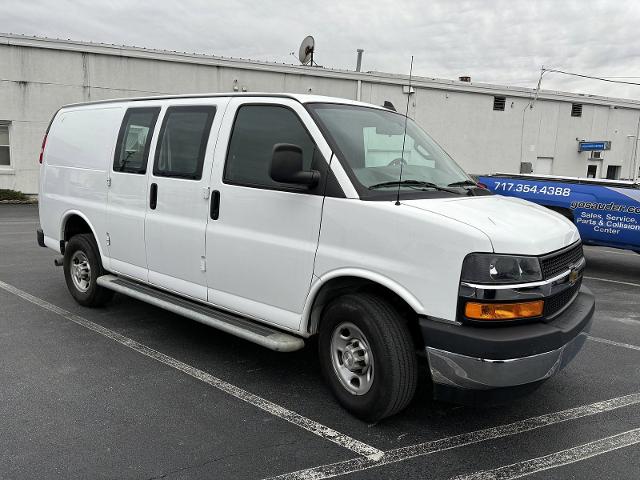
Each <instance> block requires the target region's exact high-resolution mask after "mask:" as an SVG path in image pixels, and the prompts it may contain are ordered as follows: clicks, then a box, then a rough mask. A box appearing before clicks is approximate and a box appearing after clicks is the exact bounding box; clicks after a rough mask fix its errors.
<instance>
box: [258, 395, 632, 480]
mask: <svg viewBox="0 0 640 480" xmlns="http://www.w3.org/2000/svg"><path fill="white" fill-rule="evenodd" d="M638 404H640V393H633V394H631V395H625V396H622V397H616V398H612V399H610V400H605V401H602V402H596V403H592V404H589V405H583V406H580V407H575V408H569V409H567V410H561V411H559V412H554V413H547V414H544V415H540V416H537V417H531V418H527V419H524V420H519V421H517V422H513V423H509V424H506V425H500V426H497V427H490V428H485V429H482V430H475V431H473V432H469V433H462V434H460V435H455V436H452V437H447V438H442V439H440V440H433V441H430V442H425V443H420V444H417V445H410V446H408V447H400V448H396V449H393V450H388V451H386V452H385V453H384V456H383V457H382V458H381V459H379V460H377V461H376V460H371V459H367V458H362V457H360V458H354V459H352V460H346V461H343V462H336V463H332V464H328V465H320V466H317V467H312V468H307V469H304V470H298V471H295V472H290V473H285V474H283V475H279V476H276V477H270V478H269V479H268V480H320V479H324V478H332V477H337V476H340V475H346V474H349V473H354V472H360V471H362V470H367V469H370V468H375V467H381V466H383V465H388V464H391V463H397V462H403V461H405V460H409V459H411V458H416V457H422V456H426V455H431V454H433V453H438V452H442V451H445V450H452V449H454V448H460V447H466V446H468V445H473V444H476V443H480V442H485V441H487V440H495V439H497V438H504V437H508V436H511V435H517V434H520V433H524V432H530V431H532V430H537V429H538V428H542V427H547V426H550V425H555V424H558V423H562V422H567V421H570V420H576V419H578V418H583V417H588V416H591V415H597V414H600V413H605V412H609V411H611V410H616V409H618V408H623V407H629V406H633V405H638Z"/></svg>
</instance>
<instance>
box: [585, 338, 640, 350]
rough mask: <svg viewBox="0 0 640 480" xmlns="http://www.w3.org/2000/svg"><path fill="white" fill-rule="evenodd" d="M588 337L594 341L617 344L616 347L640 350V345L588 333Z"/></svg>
mask: <svg viewBox="0 0 640 480" xmlns="http://www.w3.org/2000/svg"><path fill="white" fill-rule="evenodd" d="M587 338H588V339H589V340H593V341H594V342H600V343H606V344H607V345H615V346H616V347H622V348H628V349H630V350H638V351H640V347H639V346H637V345H630V344H628V343H620V342H614V341H613V340H609V339H607V338H601V337H593V336H591V335H588V336H587Z"/></svg>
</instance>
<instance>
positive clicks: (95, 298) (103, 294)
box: [63, 233, 113, 307]
mask: <svg viewBox="0 0 640 480" xmlns="http://www.w3.org/2000/svg"><path fill="white" fill-rule="evenodd" d="M82 255H84V258H86V262H87V264H88V266H89V273H88V274H87V275H86V279H84V280H83V281H85V282H86V283H87V285H86V290H84V289H82V288H81V287H79V286H78V283H77V282H76V281H74V279H73V278H72V276H73V273H72V268H73V266H72V262H73V261H74V260H76V259H77V257H82ZM63 268H64V278H65V280H66V282H67V288H68V289H69V292H70V293H71V296H73V298H74V299H75V301H76V302H78V303H79V304H80V305H83V306H85V307H99V306H101V305H104V304H105V303H107V302H108V301H109V300H111V298H113V291H112V290H109V289H106V288H103V287H101V286H99V285H98V284H97V283H96V281H97V279H98V277H99V276H101V275H104V274H105V271H104V268H102V261H101V260H100V251H99V250H98V245H96V240H95V238H93V235H91V234H87V233H83V234H79V235H74V236H73V237H71V240H69V242H68V243H67V245H66V248H65V251H64V262H63Z"/></svg>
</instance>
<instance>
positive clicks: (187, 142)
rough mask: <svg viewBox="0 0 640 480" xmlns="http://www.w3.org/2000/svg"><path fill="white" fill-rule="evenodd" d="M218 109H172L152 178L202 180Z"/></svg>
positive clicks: (157, 151) (169, 111) (162, 136)
mask: <svg viewBox="0 0 640 480" xmlns="http://www.w3.org/2000/svg"><path fill="white" fill-rule="evenodd" d="M215 112H216V109H215V107H212V106H195V107H169V108H168V109H167V113H166V115H165V116H164V121H163V122H162V129H161V130H160V138H159V140H158V146H157V147H156V158H155V164H154V166H153V174H154V175H156V176H163V177H178V178H188V179H191V180H200V179H201V178H202V165H203V163H204V154H205V150H206V148H207V141H208V140H209V132H210V131H211V124H212V123H213V116H214V115H215Z"/></svg>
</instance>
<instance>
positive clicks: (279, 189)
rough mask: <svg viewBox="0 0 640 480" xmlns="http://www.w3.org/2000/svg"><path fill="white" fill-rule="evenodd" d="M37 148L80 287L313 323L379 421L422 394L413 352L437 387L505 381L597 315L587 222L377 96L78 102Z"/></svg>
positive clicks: (506, 386)
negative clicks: (469, 168)
mask: <svg viewBox="0 0 640 480" xmlns="http://www.w3.org/2000/svg"><path fill="white" fill-rule="evenodd" d="M405 128H406V136H405ZM40 161H41V163H42V167H41V172H40V225H41V229H40V230H39V231H38V242H39V244H40V245H42V246H47V247H49V248H51V249H53V250H55V251H56V252H59V253H61V254H63V255H64V257H63V260H58V262H59V263H63V265H64V274H65V278H66V283H67V286H68V288H69V291H70V292H71V294H72V295H73V297H74V298H75V299H76V300H77V301H78V303H80V304H81V305H85V306H98V305H102V304H104V303H106V302H107V301H108V300H109V299H110V298H111V296H112V295H113V292H118V293H122V294H125V295H129V296H131V297H134V298H136V299H139V300H142V301H144V302H148V303H150V304H152V305H155V306H158V307H160V308H164V309H166V310H170V311H172V312H175V313H178V314H180V315H183V316H185V317H189V318H191V319H194V320H197V321H200V322H203V323H206V324H208V325H211V326H213V327H216V328H218V329H220V330H223V331H225V332H228V333H230V334H233V335H237V336H239V337H242V338H244V339H246V340H249V341H251V342H255V343H257V344H260V345H262V346H265V347H267V348H271V349H273V350H278V351H292V350H297V349H300V348H302V347H303V346H304V339H306V338H309V337H311V336H314V335H317V337H318V346H319V357H320V362H321V366H322V370H323V374H324V376H325V378H326V381H327V383H328V385H329V387H330V388H331V390H332V391H333V393H334V394H335V396H336V397H337V399H338V401H339V402H340V403H341V404H342V405H343V406H345V407H346V408H347V409H348V410H350V411H351V412H353V413H354V414H355V415H357V416H359V417H360V418H363V419H366V420H377V419H381V418H384V417H386V416H389V415H392V414H394V413H396V412H398V411H400V410H401V409H403V408H404V407H405V406H406V405H407V404H408V403H409V402H410V401H411V399H412V397H413V394H414V391H415V388H416V383H417V381H418V367H417V362H418V360H417V357H418V356H420V357H426V360H424V361H426V362H428V366H429V371H430V373H431V379H430V381H432V382H433V384H434V389H433V390H434V394H435V395H436V397H438V398H449V399H452V398H453V399H464V398H466V397H467V396H468V395H472V396H474V397H476V396H477V394H478V392H479V391H487V392H507V393H509V394H511V392H515V391H516V390H518V391H519V390H527V389H528V388H523V387H532V386H535V385H537V384H538V383H540V382H541V381H542V380H544V379H546V378H548V377H550V376H551V375H553V374H554V373H555V372H557V371H558V370H559V369H560V368H562V367H563V366H564V365H565V364H566V363H567V362H568V361H570V360H571V359H572V358H573V356H574V355H575V353H576V352H577V351H578V350H579V349H580V347H581V346H582V343H583V342H584V338H585V336H586V335H585V332H586V331H587V330H588V328H589V326H590V323H591V318H592V315H593V310H594V298H593V295H592V294H591V293H590V292H589V291H588V290H587V289H586V288H585V287H583V286H581V282H582V274H583V270H584V265H585V261H584V258H583V254H582V245H581V243H580V239H579V236H578V232H577V230H576V228H575V226H574V225H573V224H572V223H571V222H569V221H568V220H567V219H565V218H564V217H562V216H561V215H558V214H556V213H554V212H551V211H549V210H547V209H545V208H543V207H539V206H536V205H534V204H532V203H528V202H525V201H521V200H518V199H513V198H506V197H500V196H494V195H491V194H490V193H489V192H488V191H486V190H483V189H481V188H479V187H478V186H477V185H476V184H475V183H474V182H473V181H472V180H471V179H470V177H469V176H467V174H465V173H464V172H463V171H462V169H461V168H460V167H459V166H458V165H456V163H455V162H454V161H453V160H452V159H451V158H450V157H449V156H448V155H447V154H446V153H445V152H444V151H443V150H442V148H440V147H439V146H438V145H437V144H436V143H435V142H434V141H433V140H432V139H431V138H430V137H429V136H428V135H427V134H426V133H425V132H424V131H423V130H421V129H420V127H418V126H417V125H416V124H415V123H414V122H413V121H412V120H410V119H409V120H408V121H407V122H406V124H405V117H404V116H403V115H400V114H398V113H396V112H394V111H390V110H388V109H385V108H382V107H377V106H374V105H367V104H363V103H358V102H352V101H348V100H343V99H335V98H328V97H319V96H307V95H285V94H283V95H268V94H243V95H193V96H172V97H157V98H137V99H129V100H114V101H104V102H94V103H86V104H77V105H70V106H66V107H63V108H62V109H60V111H59V112H58V113H57V114H56V115H55V117H54V118H53V120H52V123H51V125H50V128H49V130H48V134H47V136H46V137H45V139H44V141H43V145H42V154H41V158H40ZM425 381H429V380H428V379H425Z"/></svg>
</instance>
